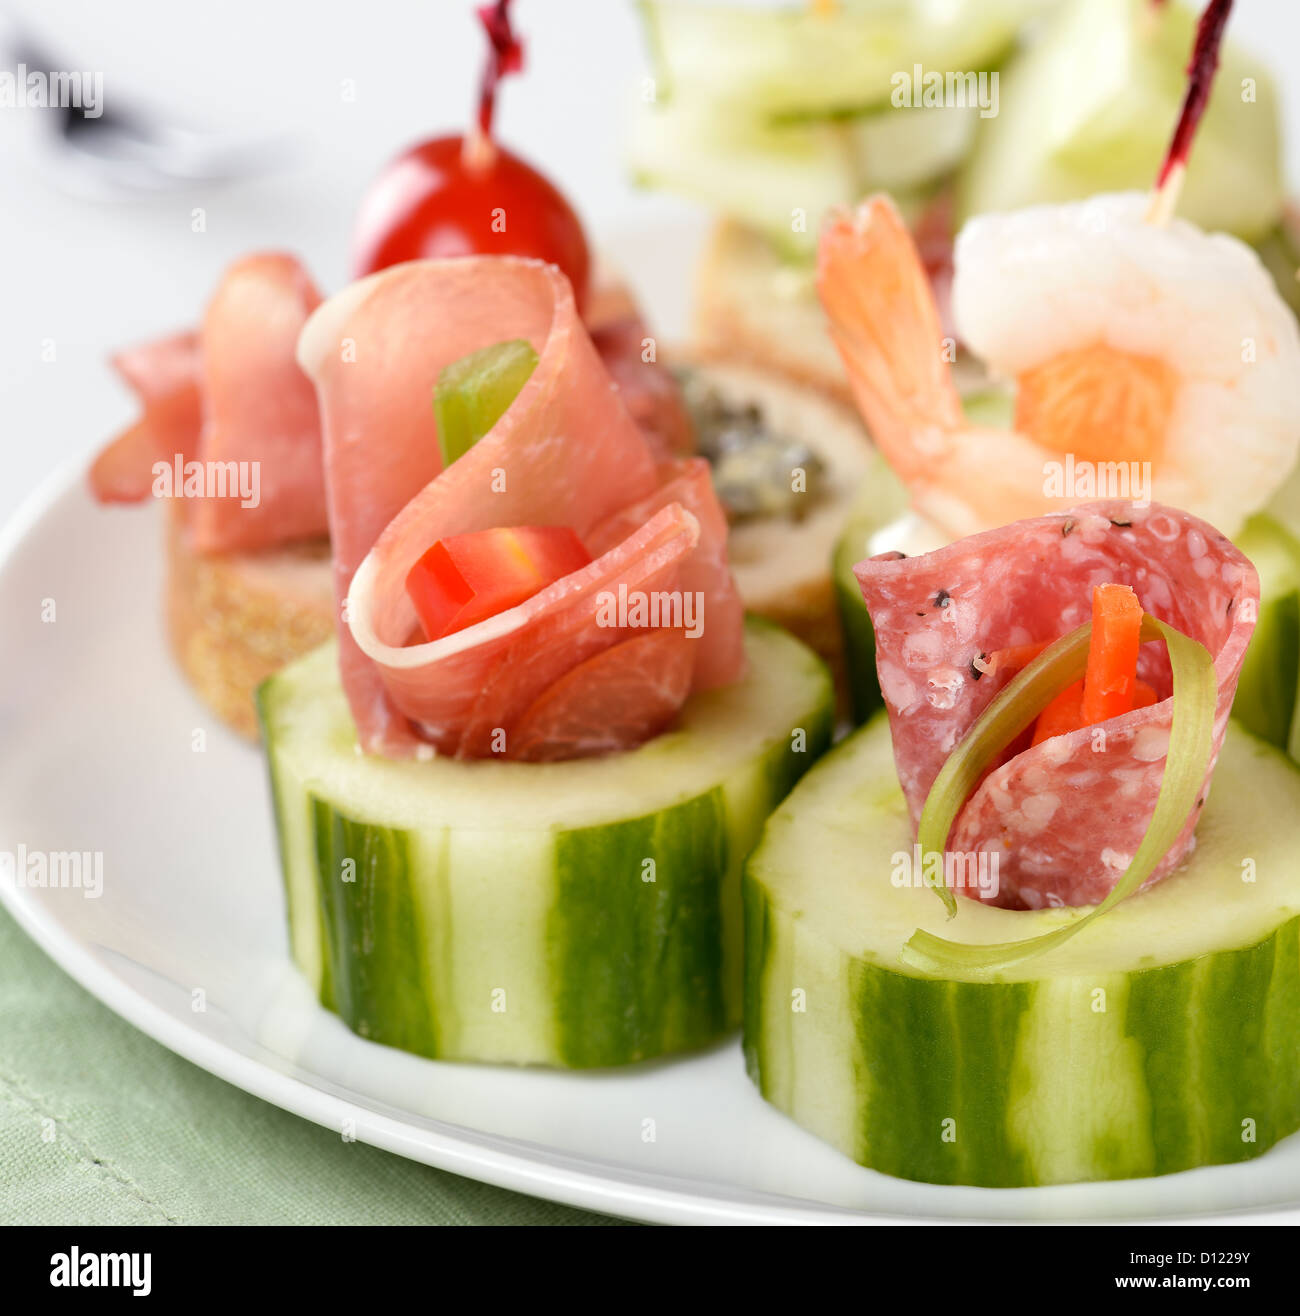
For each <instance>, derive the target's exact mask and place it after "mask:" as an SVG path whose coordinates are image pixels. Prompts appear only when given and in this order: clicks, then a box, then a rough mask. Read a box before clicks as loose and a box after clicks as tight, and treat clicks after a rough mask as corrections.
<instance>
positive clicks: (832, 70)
mask: <svg viewBox="0 0 1300 1316" xmlns="http://www.w3.org/2000/svg"><path fill="white" fill-rule="evenodd" d="M1045 7H1046V6H1045V3H1044V0H865V2H864V0H841V3H839V4H837V5H836V6H835V7H834V9H833V11H832V12H830V13H829V14H826V13H818V12H816V11H815V10H814V8H813V6H811V5H808V4H799V3H796V4H787V5H784V6H781V7H777V8H772V7H769V8H757V9H756V8H755V7H753V6H752V5H744V4H734V3H732V4H718V3H706V4H696V3H682V0H642V3H641V13H642V17H643V19H644V21H645V27H646V34H647V37H648V40H649V44H650V50H651V55H652V58H653V61H654V67H655V74H656V83H657V92H658V97H659V99H661V100H662V99H668V98H675V97H679V96H681V97H689V98H690V99H693V100H696V101H710V102H712V103H714V104H719V105H737V104H739V105H744V106H747V107H749V108H750V109H751V110H753V111H755V112H756V113H757V114H760V115H762V116H764V117H767V118H777V117H782V116H791V115H805V116H806V115H827V114H835V113H844V112H845V111H861V110H863V109H866V108H869V107H871V106H873V105H874V106H882V105H884V106H887V105H888V104H889V96H890V90H891V86H892V79H893V78H894V76H895V75H896V74H897V73H898V72H899V71H907V72H909V73H910V72H911V71H912V68H913V66H914V65H916V64H920V65H921V66H922V67H923V69H925V70H926V71H930V70H937V71H942V72H946V71H948V70H952V71H954V72H956V71H961V72H967V71H970V72H978V71H980V70H981V69H990V68H992V67H994V66H995V65H996V63H997V61H998V59H999V57H1000V56H1001V55H1002V54H1003V53H1004V52H1005V51H1006V50H1007V49H1008V47H1009V46H1010V45H1011V44H1012V42H1013V41H1014V40H1015V37H1016V33H1017V32H1018V31H1019V29H1020V28H1021V26H1022V25H1023V24H1024V22H1025V21H1026V19H1028V18H1031V17H1032V16H1033V15H1035V14H1036V13H1037V12H1038V11H1040V10H1042V9H1043V8H1045Z"/></svg>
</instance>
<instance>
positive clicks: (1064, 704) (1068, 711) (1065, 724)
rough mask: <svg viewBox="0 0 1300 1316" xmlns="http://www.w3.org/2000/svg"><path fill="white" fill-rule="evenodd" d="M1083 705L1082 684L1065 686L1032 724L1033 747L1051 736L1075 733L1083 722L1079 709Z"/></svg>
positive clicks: (1079, 682)
mask: <svg viewBox="0 0 1300 1316" xmlns="http://www.w3.org/2000/svg"><path fill="white" fill-rule="evenodd" d="M1082 703H1083V682H1082V681H1076V682H1075V683H1074V684H1073V685H1067V686H1066V687H1065V689H1064V690H1062V691H1061V693H1060V694H1059V695H1057V696H1056V698H1055V699H1053V700H1052V702H1051V703H1050V704H1048V705H1047V707H1046V708H1045V709H1043V711H1042V712H1041V713H1039V715H1038V721H1037V722H1036V723H1035V724H1034V739H1033V743H1034V744H1035V745H1037V744H1039V743H1040V742H1041V741H1044V740H1050V739H1051V738H1052V737H1053V736H1063V735H1065V734H1066V732H1068V731H1077V730H1078V729H1079V728H1080V727H1081V726H1082V725H1083V720H1082V717H1081V716H1080V712H1079V708H1080V705H1081V704H1082Z"/></svg>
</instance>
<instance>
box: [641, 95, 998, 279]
mask: <svg viewBox="0 0 1300 1316" xmlns="http://www.w3.org/2000/svg"><path fill="white" fill-rule="evenodd" d="M977 113H978V111H972V110H966V109H951V110H949V109H942V108H934V109H914V110H885V111H882V112H879V113H874V114H868V115H863V116H859V117H855V118H846V119H842V120H836V121H826V120H818V121H811V122H806V121H799V122H794V123H770V122H765V121H763V120H761V119H757V118H754V117H753V116H751V115H743V116H742V115H739V114H737V113H735V112H733V111H727V110H720V109H718V108H717V107H715V106H712V105H709V104H695V103H688V102H686V101H685V100H683V99H682V98H677V99H674V100H672V101H670V102H668V103H667V104H665V105H659V106H655V107H653V108H648V109H646V110H644V111H642V112H641V113H640V114H639V115H638V116H637V118H636V120H635V123H634V128H633V132H632V138H631V144H630V148H629V164H630V167H631V169H632V172H633V175H634V177H635V178H636V180H637V181H638V182H639V183H640V184H642V185H643V186H645V187H651V188H660V189H663V190H665V191H670V192H676V193H677V194H679V195H681V196H684V197H687V198H688V199H689V200H692V201H699V202H701V203H703V204H704V205H707V206H709V207H710V208H711V209H714V210H717V211H719V212H720V213H722V214H726V215H729V216H731V217H732V218H733V219H738V220H741V221H743V222H744V223H746V224H748V225H749V226H750V227H751V228H756V229H758V230H759V231H760V232H761V233H763V234H765V235H766V236H767V237H768V238H769V239H770V240H771V241H772V242H773V243H774V244H775V245H776V246H777V248H778V249H779V250H781V251H782V252H783V253H784V254H785V255H786V256H787V257H792V258H797V257H807V256H811V254H812V253H813V252H814V251H815V250H816V247H817V235H818V232H819V231H820V224H821V219H822V216H823V215H825V213H826V212H827V211H828V210H830V209H831V207H832V206H837V205H850V204H852V203H854V202H856V201H857V200H859V199H860V198H861V197H863V196H865V195H866V194H867V193H869V192H877V191H887V192H892V193H894V194H895V199H896V200H897V202H898V204H899V207H900V209H901V210H902V211H903V212H904V214H905V215H907V216H909V217H914V216H915V215H916V214H919V212H920V211H921V209H922V208H923V207H924V205H925V202H926V201H927V200H928V189H930V188H932V186H933V185H934V184H935V183H936V181H937V180H939V179H940V178H943V177H945V176H946V175H948V174H949V173H950V172H951V171H952V170H953V169H954V168H955V167H956V165H957V164H958V162H959V161H960V160H961V159H962V157H963V156H964V155H965V153H966V151H967V149H968V148H969V145H970V142H971V139H972V137H973V136H974V132H975V115H976V114H977Z"/></svg>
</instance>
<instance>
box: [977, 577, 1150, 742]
mask: <svg viewBox="0 0 1300 1316" xmlns="http://www.w3.org/2000/svg"><path fill="white" fill-rule="evenodd" d="M1141 630H1142V604H1141V603H1140V602H1139V601H1138V597H1137V595H1136V594H1134V593H1133V591H1132V590H1131V589H1129V587H1128V586H1127V585H1098V586H1097V587H1096V588H1095V589H1094V590H1093V591H1092V638H1091V639H1090V641H1089V643H1088V666H1087V668H1086V670H1085V671H1084V674H1083V680H1082V681H1076V682H1075V683H1074V684H1073V685H1070V686H1067V687H1066V688H1065V689H1064V690H1062V691H1061V693H1060V694H1059V695H1057V696H1056V698H1055V699H1053V700H1052V702H1051V703H1050V704H1048V705H1047V707H1046V708H1045V709H1043V711H1042V712H1041V713H1040V714H1039V715H1038V721H1037V722H1036V723H1035V725H1034V739H1033V743H1034V744H1035V745H1037V744H1039V743H1040V742H1041V741H1044V740H1047V739H1049V738H1050V737H1052V736H1063V735H1065V734H1066V733H1067V732H1070V731H1077V730H1078V729H1079V728H1080V727H1090V726H1094V725H1095V724H1096V723H1098V722H1105V721H1106V720H1107V718H1112V717H1118V716H1119V715H1120V714H1121V713H1127V712H1129V711H1131V710H1132V709H1134V708H1146V707H1147V706H1148V705H1149V704H1154V703H1155V702H1156V692H1155V691H1154V690H1153V689H1152V688H1151V687H1150V686H1149V685H1148V684H1147V683H1146V682H1145V681H1139V680H1138V679H1137V659H1138V649H1139V648H1140V647H1141ZM1042 648H1043V646H1042V645H1037V646H1036V645H1017V646H1014V647H1013V648H1010V649H998V650H997V651H996V652H994V653H993V654H992V655H990V661H991V662H993V661H995V660H996V662H997V664H998V665H1001V662H1002V661H1004V660H1003V658H1002V655H1004V654H1005V655H1008V656H1009V658H1008V661H1010V660H1011V656H1014V657H1017V658H1018V657H1020V655H1021V654H1022V652H1026V651H1032V650H1035V649H1042ZM1036 656H1037V654H1036V653H1034V652H1028V657H1025V658H1024V659H1023V662H1020V663H1018V664H1017V665H1018V666H1023V665H1024V663H1027V662H1029V661H1030V660H1031V659H1032V658H1034V657H1036ZM990 670H992V668H990Z"/></svg>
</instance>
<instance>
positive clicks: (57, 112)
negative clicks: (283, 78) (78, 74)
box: [0, 14, 303, 197]
mask: <svg viewBox="0 0 1300 1316" xmlns="http://www.w3.org/2000/svg"><path fill="white" fill-rule="evenodd" d="M18 66H26V68H27V69H28V70H40V71H42V72H43V73H47V74H48V73H51V72H53V71H55V70H73V69H75V68H77V66H76V65H74V64H71V63H69V62H68V61H66V60H63V59H60V58H59V57H58V56H57V55H55V54H54V53H53V52H52V51H49V50H47V49H45V48H44V47H42V46H41V45H40V44H39V43H38V42H37V41H36V40H34V39H33V38H32V37H31V36H30V34H29V33H27V32H25V31H24V30H23V29H22V28H21V27H20V26H19V25H18V24H17V23H15V22H14V21H13V20H12V19H7V18H5V16H4V15H3V14H0V68H7V69H10V70H13V69H15V68H16V67H18ZM33 117H34V118H35V119H36V120H37V121H38V122H39V124H40V126H41V129H42V131H43V133H44V141H43V145H44V148H45V149H44V151H43V155H44V158H45V163H46V164H47V165H48V166H49V167H50V170H51V172H52V174H53V176H54V178H55V180H56V181H57V182H58V183H59V184H60V185H61V186H64V187H66V188H68V189H70V190H72V191H75V192H77V193H79V194H82V195H85V194H92V195H95V196H100V197H103V196H112V195H119V196H123V195H131V194H134V193H140V192H161V191H168V190H175V189H182V188H186V187H191V186H193V185H194V184H196V183H223V182H230V181H232V180H234V179H239V178H246V177H250V176H253V175H257V174H265V173H268V172H270V171H271V170H273V169H277V168H284V167H285V166H286V165H287V164H290V163H292V162H294V161H295V159H297V158H298V157H300V156H301V154H302V148H303V143H302V141H301V140H300V139H297V138H295V137H292V136H289V135H287V134H271V135H265V134H264V135H259V136H256V137H250V136H248V135H246V134H235V133H224V132H207V131H203V130H199V129H191V128H185V127H179V126H177V125H176V124H174V123H173V122H170V118H171V115H170V114H169V113H167V112H164V111H163V110H161V109H152V108H147V107H146V106H145V105H144V103H143V102H142V101H140V100H135V101H127V102H125V103H121V104H119V103H116V102H115V101H113V99H112V98H111V97H108V98H106V99H105V103H102V104H99V105H96V106H90V107H86V106H76V105H64V106H51V107H48V108H44V109H41V110H38V111H33Z"/></svg>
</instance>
